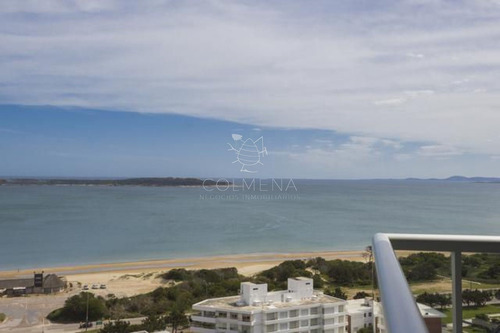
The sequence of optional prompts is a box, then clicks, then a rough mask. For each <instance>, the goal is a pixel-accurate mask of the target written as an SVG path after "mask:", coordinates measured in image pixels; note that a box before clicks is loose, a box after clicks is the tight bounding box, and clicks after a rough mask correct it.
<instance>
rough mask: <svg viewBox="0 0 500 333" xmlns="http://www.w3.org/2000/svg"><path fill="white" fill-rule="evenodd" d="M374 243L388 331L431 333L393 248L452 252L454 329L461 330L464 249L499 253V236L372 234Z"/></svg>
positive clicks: (455, 330)
mask: <svg viewBox="0 0 500 333" xmlns="http://www.w3.org/2000/svg"><path fill="white" fill-rule="evenodd" d="M372 243H373V253H374V257H375V266H376V268H377V278H378V281H377V282H378V286H379V290H380V297H381V302H382V307H383V313H384V319H385V326H386V328H387V331H388V332H389V333H400V332H405V333H425V332H428V330H427V327H426V326H425V322H424V320H423V318H422V316H421V315H420V311H419V310H418V308H417V305H416V303H415V300H414V298H413V295H412V293H411V290H410V287H409V286H408V282H407V281H406V278H405V276H404V274H403V271H402V269H401V266H400V265H399V261H398V259H397V257H396V255H395V253H394V250H415V251H449V252H451V259H452V260H451V262H452V287H453V288H452V289H453V293H452V301H453V308H452V313H453V331H454V332H462V277H461V255H462V252H485V253H500V237H499V236H469V235H467V236H465V235H423V234H383V233H378V234H375V235H374V236H373V241H372Z"/></svg>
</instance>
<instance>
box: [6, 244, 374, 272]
mask: <svg viewBox="0 0 500 333" xmlns="http://www.w3.org/2000/svg"><path fill="white" fill-rule="evenodd" d="M363 252H365V251H363V250H348V251H307V252H286V253H248V254H231V255H215V256H200V257H182V258H173V259H149V260H137V261H124V262H109V263H96V264H82V265H64V266H53V267H43V266H41V267H34V268H23V269H19V270H18V269H9V270H0V279H8V278H19V277H24V276H31V275H32V274H33V271H44V272H45V273H46V274H51V273H54V274H58V275H78V274H93V273H105V272H106V273H110V272H143V271H152V270H170V269H173V268H190V269H202V268H205V269H210V268H220V267H233V266H234V267H236V268H238V270H239V268H245V267H248V266H251V265H256V264H259V265H264V266H270V267H272V266H275V265H274V264H279V263H281V262H283V261H285V260H295V259H309V258H315V257H323V258H325V259H346V260H363V256H362V254H363Z"/></svg>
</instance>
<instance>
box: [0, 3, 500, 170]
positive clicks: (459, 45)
mask: <svg viewBox="0 0 500 333" xmlns="http://www.w3.org/2000/svg"><path fill="white" fill-rule="evenodd" d="M499 21H500V3H499V2H498V1H496V0H481V1H479V0H463V1H440V0H400V1H389V0H382V1H377V2H373V1H354V0H349V1H314V2H310V1H273V2H268V1H238V2H236V1H225V0H219V1H217V0H212V1H183V2H175V1H161V0H155V1H148V2H136V1H127V0H124V1H113V0H104V1H97V0H85V1H84V0H73V1H71V0H70V1H58V0H45V1H35V0H33V1H22V2H21V1H15V0H5V1H2V2H0V43H1V45H2V48H0V104H1V105H3V106H2V107H1V108H0V138H1V143H0V154H2V156H3V158H2V159H1V161H0V174H1V175H23V176H28V175H36V176H120V177H122V176H125V177H126V176H200V177H211V176H228V177H235V176H239V175H241V174H240V173H239V171H238V170H239V169H238V168H237V167H236V166H235V165H234V164H231V163H230V162H231V161H229V163H228V160H227V158H228V155H231V153H230V152H229V153H228V152H227V151H226V150H225V148H226V147H225V144H226V143H227V141H228V140H231V134H233V133H239V134H241V135H243V136H244V137H245V138H253V139H256V138H258V137H259V136H261V135H262V136H264V139H265V143H266V146H267V149H268V151H269V155H268V156H266V159H265V160H263V163H264V165H263V166H262V168H261V170H259V175H260V176H262V177H267V176H272V177H303V178H379V177H382V178H390V177H395V178H399V177H413V176H415V177H446V176H448V175H453V174H464V175H469V176H472V175H488V176H500V168H499V166H500V165H499V164H500V133H499V131H498V128H499V125H500V112H499V111H500V97H499V96H500V95H499V82H498V77H500V75H499V74H500V25H499V24H498V22H499ZM23 105H24V106H23ZM233 158H234V156H233ZM229 159H230V160H231V156H229ZM235 167H236V168H235Z"/></svg>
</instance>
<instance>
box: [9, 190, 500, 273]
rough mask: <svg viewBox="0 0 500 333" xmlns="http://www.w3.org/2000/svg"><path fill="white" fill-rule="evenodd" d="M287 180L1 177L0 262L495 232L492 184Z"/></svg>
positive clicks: (77, 260)
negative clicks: (36, 182)
mask: <svg viewBox="0 0 500 333" xmlns="http://www.w3.org/2000/svg"><path fill="white" fill-rule="evenodd" d="M296 186H297V189H298V191H297V192H288V193H282V192H274V194H275V195H278V194H287V195H288V197H285V198H279V199H275V197H274V198H272V199H270V198H269V195H270V194H271V193H273V192H266V193H262V192H248V191H247V192H244V193H242V192H232V191H231V190H228V191H226V192H217V191H212V192H206V191H205V190H204V189H203V188H152V187H91V186H88V187H80V186H66V187H58V186H57V187H56V186H0V269H1V270H5V269H15V268H31V267H46V266H54V265H66V264H84V263H97V262H115V261H130V260H140V259H153V258H174V257H189V256H205V255H214V254H232V253H250V252H293V251H307V250H350V249H362V248H364V246H366V245H368V244H369V243H370V239H371V236H372V235H373V234H374V233H376V232H409V233H453V234H486V235H499V234H500V184H481V183H453V182H424V181H422V182H415V181H296ZM242 194H254V195H256V197H252V198H244V197H242ZM207 195H208V197H207ZM210 195H211V196H210ZM221 196H222V197H221ZM238 196H239V197H238ZM290 196H291V197H290Z"/></svg>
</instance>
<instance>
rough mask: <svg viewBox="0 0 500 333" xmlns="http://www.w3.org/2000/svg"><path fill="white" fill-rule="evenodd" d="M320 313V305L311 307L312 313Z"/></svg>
mask: <svg viewBox="0 0 500 333" xmlns="http://www.w3.org/2000/svg"><path fill="white" fill-rule="evenodd" d="M318 313H319V308H318V307H316V308H312V309H311V314H312V315H315V314H318Z"/></svg>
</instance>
